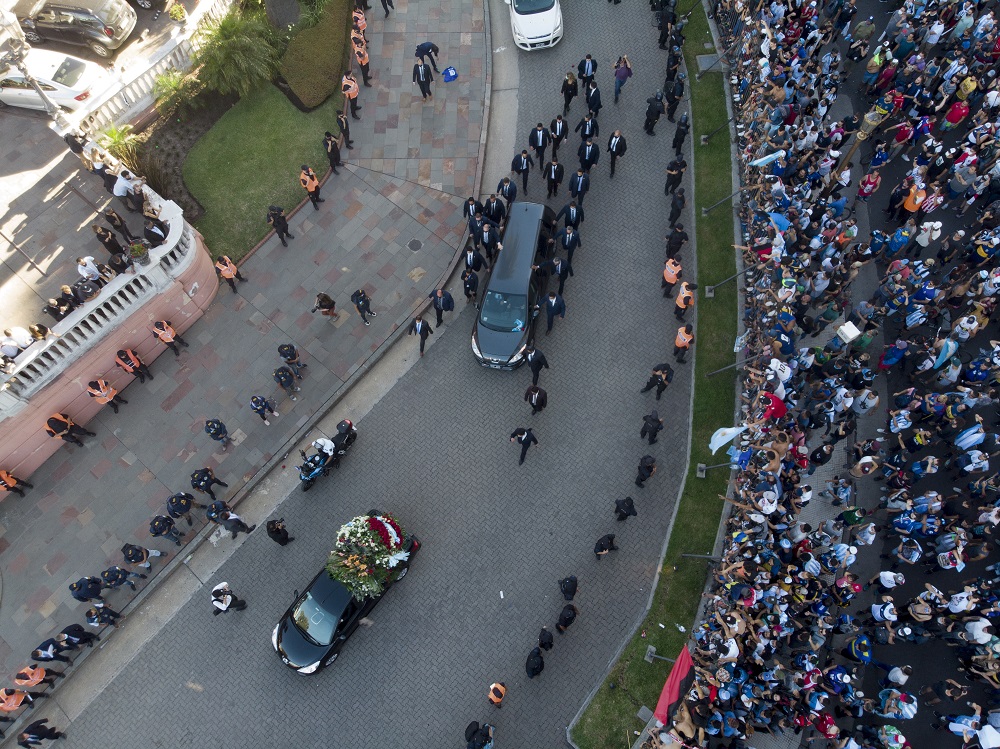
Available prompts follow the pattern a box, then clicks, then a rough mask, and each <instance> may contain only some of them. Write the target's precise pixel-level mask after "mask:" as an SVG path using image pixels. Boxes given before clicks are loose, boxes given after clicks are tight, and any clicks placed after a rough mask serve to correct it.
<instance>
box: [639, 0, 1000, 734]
mask: <svg viewBox="0 0 1000 749" xmlns="http://www.w3.org/2000/svg"><path fill="white" fill-rule="evenodd" d="M993 5H994V4H993V3H991V2H974V1H973V0H969V1H968V2H954V3H948V2H935V1H934V0H932V1H931V2H924V1H923V0H906V2H905V3H904V4H903V5H902V7H900V8H898V9H895V10H894V11H890V12H885V11H882V12H881V13H879V14H878V15H877V16H872V17H866V16H865V15H863V13H862V12H861V10H860V9H859V8H858V4H857V2H856V0H827V1H826V2H816V1H813V2H787V3H785V2H781V1H780V0H774V1H773V2H767V1H766V0H765V1H764V2H761V3H750V4H745V3H743V2H741V0H732V1H731V0H720V1H719V2H718V3H717V4H716V5H715V7H714V9H713V17H714V20H715V23H716V25H717V27H718V30H719V33H720V36H721V38H722V39H723V41H724V42H725V44H726V46H727V47H728V49H727V56H728V57H729V60H730V61H731V62H732V64H733V67H734V70H733V76H732V78H731V83H732V86H733V87H732V94H733V107H734V110H735V118H736V119H735V121H736V128H737V133H738V135H739V150H740V154H741V163H740V165H739V166H740V170H741V177H742V180H743V185H744V187H745V188H746V189H745V190H744V191H743V195H744V200H743V203H742V206H741V219H742V224H743V230H744V237H745V239H744V241H745V244H744V245H740V246H738V247H739V249H740V250H741V251H742V255H743V262H744V264H745V265H746V266H747V267H748V275H747V282H746V294H745V306H744V315H743V319H744V322H745V326H746V332H745V334H744V336H743V337H741V341H742V342H743V344H744V349H743V356H744V357H745V358H746V359H747V364H746V368H745V370H744V378H743V380H742V381H741V387H742V402H743V408H742V410H741V413H740V423H739V424H738V426H737V427H735V428H733V429H731V430H730V429H727V430H723V431H725V432H726V435H725V436H726V437H729V438H735V439H736V442H735V443H734V444H733V445H732V447H731V448H730V456H731V457H732V461H733V464H734V466H735V467H736V468H737V472H736V473H735V474H734V476H735V480H734V483H733V485H732V488H733V491H732V496H731V497H730V498H729V501H730V502H731V503H732V505H733V507H732V509H733V513H732V514H731V516H730V517H729V519H728V520H727V525H726V530H727V533H726V535H725V548H724V551H723V556H722V560H721V562H720V563H719V565H718V566H717V567H716V568H715V570H714V572H713V577H712V582H711V586H710V591H709V592H708V593H707V594H706V595H707V604H706V606H705V609H704V615H703V617H702V619H701V620H700V623H699V625H698V626H697V628H696V631H695V632H694V637H693V643H692V660H693V664H694V669H693V670H694V679H693V683H692V686H691V688H690V690H689V691H688V692H687V693H686V694H685V695H684V696H683V699H682V700H681V701H680V703H679V706H678V708H677V710H676V712H675V714H674V716H673V718H672V721H671V724H670V726H669V728H668V730H667V731H664V732H663V734H660V733H658V732H657V731H654V732H653V733H652V735H651V736H650V739H649V743H650V744H651V745H652V744H657V743H659V741H660V739H661V738H663V739H666V738H668V736H669V738H670V739H673V740H676V741H679V742H681V743H684V744H686V745H689V746H695V745H698V746H707V745H708V744H709V743H712V744H717V743H719V742H724V743H726V744H729V745H730V746H732V745H740V744H741V742H743V741H744V740H747V739H749V737H751V736H752V735H754V734H755V733H760V732H764V733H770V734H773V735H783V734H801V733H803V732H804V736H805V737H807V740H808V741H809V742H816V741H819V742H820V743H824V742H825V743H827V746H836V747H838V748H844V747H846V748H847V749H903V747H908V746H910V745H911V740H912V739H914V738H916V737H917V736H918V735H920V734H922V733H923V732H924V731H927V730H928V728H927V726H928V724H929V725H930V729H932V730H937V731H940V732H941V733H942V735H941V736H940V737H937V736H935V737H934V738H933V741H935V742H940V743H942V744H945V743H950V742H949V739H948V738H947V737H946V734H947V733H948V732H950V733H951V734H953V735H954V736H955V737H956V738H955V739H954V742H955V745H956V746H957V745H958V743H959V742H961V743H963V744H965V743H969V742H973V741H975V742H978V744H979V745H980V746H982V747H996V746H1000V732H998V730H997V729H1000V710H997V709H991V707H992V706H993V705H995V704H997V698H998V696H1000V660H998V657H1000V639H998V637H997V635H996V627H995V625H994V623H993V622H995V621H996V616H997V615H998V614H1000V607H998V603H997V602H998V599H1000V596H998V593H1000V585H998V584H1000V577H998V576H997V571H998V570H1000V563H998V562H997V556H996V550H995V545H994V543H993V541H992V538H993V535H994V533H995V528H996V526H997V524H998V523H1000V501H998V497H997V490H998V488H1000V473H998V472H996V471H995V470H994V469H992V468H991V458H992V457H994V456H995V455H996V454H997V451H998V444H1000V436H998V435H996V434H994V433H992V432H993V430H995V428H996V422H995V416H994V413H995V412H994V408H995V405H996V403H997V391H996V385H997V383H998V382H1000V340H997V339H1000V336H997V335H991V334H990V331H991V330H992V329H993V325H994V323H993V321H992V319H991V317H992V313H993V311H994V309H995V307H996V303H997V296H996V295H997V292H998V291H1000V267H996V266H997V263H996V262H995V260H994V256H995V255H996V254H997V251H998V249H1000V230H998V226H1000V220H998V219H997V218H996V216H1000V165H998V160H997V151H996V145H995V142H994V139H995V135H996V130H997V127H998V126H1000V86H998V84H997V77H996V72H995V65H996V62H997V60H998V59H1000V35H998V33H997V25H996V20H995V17H994V8H993ZM882 7H883V8H884V6H882ZM876 19H878V20H876ZM848 92H853V93H852V94H850V95H849V94H848ZM848 99H850V101H847V102H846V103H847V104H848V106H846V107H845V101H846V100H848ZM851 109H853V110H854V111H853V112H851V111H850V110H851ZM866 110H867V111H868V113H867V114H865V112H866ZM834 112H846V114H845V115H843V116H841V117H837V116H835V115H834ZM931 214H933V215H931ZM866 279H877V285H875V288H874V291H873V292H872V293H868V289H866V288H865V286H866V285H867V286H869V287H870V286H872V285H873V284H872V283H870V282H869V281H867V280H866ZM880 337H881V338H880ZM880 340H881V341H882V342H883V343H884V345H882V347H881V350H879V341H880ZM881 375H885V377H882V376H881ZM824 466H825V468H824ZM819 469H822V473H821V474H820V475H818V476H817V475H816V471H817V470H819ZM810 502H812V503H813V507H812V508H810V511H809V513H808V516H809V517H810V518H816V517H821V518H822V521H821V522H816V521H814V522H813V523H807V522H805V521H804V519H803V508H805V507H806V506H807V505H808V504H809V503H810ZM819 503H821V504H822V505H823V507H822V508H821V510H822V511H820V512H817V508H816V504H819ZM859 558H861V559H862V562H861V563H859V562H858V560H859ZM861 566H867V567H869V568H877V572H876V574H875V575H873V576H870V575H861V574H859V568H860V567H861ZM902 643H916V644H921V645H924V646H925V647H927V648H931V649H933V650H932V651H931V652H933V653H934V656H933V657H932V658H931V659H930V660H933V668H928V663H917V664H916V665H913V664H907V663H905V662H902V659H901V658H900V657H899V656H898V655H896V652H897V651H896V650H895V649H894V648H898V646H899V645H900V644H902ZM908 652H911V653H912V652H913V651H908ZM910 726H919V728H910ZM907 735H909V736H910V737H911V739H909V740H908V739H907ZM796 741H798V739H796ZM928 745H929V744H928Z"/></svg>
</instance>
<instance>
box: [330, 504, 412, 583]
mask: <svg viewBox="0 0 1000 749" xmlns="http://www.w3.org/2000/svg"><path fill="white" fill-rule="evenodd" d="M405 538H406V534H405V533H404V531H403V528H402V526H401V525H400V524H399V522H398V521H397V520H396V519H395V518H394V517H392V516H391V515H388V514H385V513H382V514H378V515H359V516H358V517H356V518H352V519H351V520H349V521H348V522H346V523H344V525H342V526H341V527H340V530H339V531H337V544H336V546H335V547H334V549H333V551H331V552H330V558H329V559H328V560H327V563H326V571H327V573H328V574H329V575H330V577H332V578H333V579H334V580H337V581H338V582H340V583H341V584H343V585H344V586H345V587H346V588H347V589H348V590H350V591H351V593H352V594H353V595H354V596H355V598H367V597H373V596H378V595H381V594H382V593H383V592H384V591H385V587H386V584H387V583H388V582H389V578H390V576H391V575H392V570H393V568H395V567H396V566H397V565H398V564H399V563H400V562H405V561H406V560H407V559H408V558H409V556H410V554H409V552H406V551H403V541H404V539H405Z"/></svg>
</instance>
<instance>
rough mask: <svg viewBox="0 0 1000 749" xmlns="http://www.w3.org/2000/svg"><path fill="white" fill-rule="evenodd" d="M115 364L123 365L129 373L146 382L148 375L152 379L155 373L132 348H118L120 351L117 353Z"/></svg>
mask: <svg viewBox="0 0 1000 749" xmlns="http://www.w3.org/2000/svg"><path fill="white" fill-rule="evenodd" d="M115 365H116V366H118V367H121V368H122V369H123V370H125V371H126V372H127V373H128V374H131V375H135V376H136V377H138V378H139V382H145V381H146V378H147V377H149V379H150V380H152V379H153V373H152V372H150V371H149V367H147V366H146V364H145V363H144V362H143V361H142V359H140V358H139V355H138V354H137V353H135V351H133V350H132V349H130V348H122V349H118V353H117V354H116V355H115Z"/></svg>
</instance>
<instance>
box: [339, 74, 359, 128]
mask: <svg viewBox="0 0 1000 749" xmlns="http://www.w3.org/2000/svg"><path fill="white" fill-rule="evenodd" d="M340 90H341V91H343V92H344V96H346V97H347V101H348V103H349V104H350V105H351V118H352V119H355V120H360V119H361V118H360V117H358V110H360V109H361V107H359V106H358V93H360V91H361V89H360V88H358V82H357V80H356V79H355V78H354V74H353V73H351V71H350V70H348V71H347V72H345V73H344V77H343V78H341V79H340Z"/></svg>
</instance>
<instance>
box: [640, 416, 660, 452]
mask: <svg viewBox="0 0 1000 749" xmlns="http://www.w3.org/2000/svg"><path fill="white" fill-rule="evenodd" d="M661 429H663V419H661V418H660V415H659V414H658V413H657V412H656V409H655V408H654V409H653V410H652V411H651V412H650V413H648V414H646V415H645V416H643V417H642V429H640V430H639V437H645V438H647V439H648V440H649V444H651V445H655V444H656V442H657V438H656V434H657V432H659V431H660V430H661Z"/></svg>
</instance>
